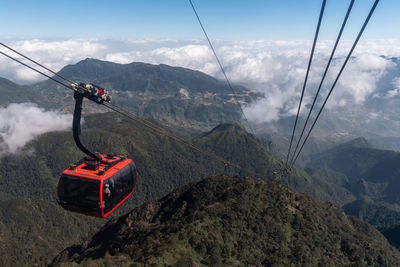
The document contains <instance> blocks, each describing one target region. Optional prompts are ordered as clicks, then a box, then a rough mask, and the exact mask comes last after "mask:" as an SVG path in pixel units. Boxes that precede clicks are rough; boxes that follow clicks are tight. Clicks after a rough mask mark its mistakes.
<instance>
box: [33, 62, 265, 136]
mask: <svg viewBox="0 0 400 267" xmlns="http://www.w3.org/2000/svg"><path fill="white" fill-rule="evenodd" d="M59 74H60V75H62V76H64V77H67V78H68V79H71V80H73V81H78V82H90V83H94V84H97V85H99V86H102V87H104V88H106V89H108V90H110V91H111V95H112V97H113V101H114V102H115V103H117V104H118V105H120V106H123V107H125V108H127V109H129V110H130V111H132V112H134V113H135V114H137V115H139V116H143V117H146V118H151V119H156V120H158V121H160V122H162V123H164V124H167V125H171V126H176V127H184V128H191V129H197V130H209V129H211V128H212V127H214V126H216V125H217V124H219V123H221V122H225V121H229V120H233V121H240V120H241V111H240V106H239V105H238V103H236V101H235V99H234V98H233V93H232V91H231V90H230V88H229V86H228V85H227V84H226V82H224V81H220V80H217V79H215V78H213V77H211V76H209V75H207V74H204V73H202V72H199V71H194V70H190V69H185V68H181V67H171V66H168V65H163V64H161V65H152V64H147V63H140V62H133V63H130V64H117V63H112V62H107V61H101V60H97V59H89V58H88V59H85V60H82V61H80V62H78V63H77V64H75V65H68V66H66V67H64V68H63V69H62V70H61V71H60V72H59ZM56 79H59V78H58V77H56ZM32 88H33V90H34V91H35V92H37V96H38V99H40V100H38V101H40V102H41V105H44V106H45V107H49V108H54V107H60V106H61V107H62V108H63V109H65V110H66V111H69V112H70V111H71V110H72V97H71V92H70V91H69V90H66V89H65V88H62V86H61V85H59V84H56V83H55V82H54V81H51V80H47V81H44V82H40V83H37V84H35V85H33V86H32ZM233 88H234V90H235V92H236V94H237V97H238V100H239V102H241V103H249V102H251V101H252V100H255V99H256V98H257V97H259V96H260V95H259V94H258V93H256V92H255V91H254V90H251V89H248V88H245V87H243V86H239V85H233ZM90 111H91V112H98V111H99V109H98V107H90Z"/></svg>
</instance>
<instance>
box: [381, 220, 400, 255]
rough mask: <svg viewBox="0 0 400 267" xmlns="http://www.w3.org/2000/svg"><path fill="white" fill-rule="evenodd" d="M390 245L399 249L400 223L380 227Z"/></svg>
mask: <svg viewBox="0 0 400 267" xmlns="http://www.w3.org/2000/svg"><path fill="white" fill-rule="evenodd" d="M380 231H381V232H382V234H383V235H384V236H385V237H386V238H387V239H388V241H389V242H390V244H391V245H392V246H395V247H396V248H397V249H399V250H400V225H397V226H395V227H389V228H382V229H380Z"/></svg>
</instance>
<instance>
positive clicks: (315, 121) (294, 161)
mask: <svg viewBox="0 0 400 267" xmlns="http://www.w3.org/2000/svg"><path fill="white" fill-rule="evenodd" d="M378 3H379V0H375V3H374V5H373V6H372V8H371V10H370V12H369V14H368V16H367V18H366V19H365V21H364V24H363V26H362V27H361V30H360V32H359V33H358V35H357V38H356V40H355V41H354V43H353V46H352V47H351V49H350V52H349V54H348V55H347V57H346V59H345V61H344V63H343V65H342V68H341V69H340V71H339V74H338V75H337V77H336V79H335V81H334V82H333V85H332V87H331V89H330V90H329V93H328V95H327V96H326V98H325V101H324V103H323V104H322V106H321V108H320V110H319V112H318V115H317V117H316V118H315V120H314V122H313V124H312V126H311V128H310V130H309V131H308V133H307V136H306V138H305V139H304V141H303V143H302V145H301V147H300V150H299V152H297V155H296V157H295V158H294V160H293V162H292V164H291V166H293V165H294V164H295V163H296V160H297V158H298V157H299V155H300V153H301V151H302V149H303V147H304V144H305V143H306V142H307V140H308V138H309V137H310V134H311V131H312V130H313V129H314V126H315V124H316V123H317V120H318V118H319V116H320V115H321V112H322V110H323V109H324V107H325V105H326V102H328V99H329V97H330V95H331V93H332V91H333V88H335V86H336V83H337V81H338V80H339V78H340V76H341V74H342V72H343V70H344V68H345V67H346V64H347V62H348V61H349V59H350V57H351V54H352V53H353V51H354V49H355V47H356V46H357V43H358V41H359V40H360V38H361V35H362V34H363V32H364V30H365V27H366V26H367V24H368V22H369V20H370V18H371V16H372V14H373V13H374V11H375V8H376V6H377V5H378Z"/></svg>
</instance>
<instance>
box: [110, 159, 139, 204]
mask: <svg viewBox="0 0 400 267" xmlns="http://www.w3.org/2000/svg"><path fill="white" fill-rule="evenodd" d="M133 175H134V172H133V168H132V166H131V165H128V166H126V167H125V168H123V169H122V170H120V171H119V172H118V173H116V174H115V175H113V177H111V178H110V182H111V183H112V184H113V191H112V193H113V202H114V203H118V202H120V201H122V200H123V199H124V198H125V197H126V196H127V195H128V194H129V193H130V192H132V190H133V186H134V185H133V181H134V179H133V178H134V177H133Z"/></svg>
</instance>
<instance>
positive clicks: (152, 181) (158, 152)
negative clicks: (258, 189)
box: [0, 113, 354, 266]
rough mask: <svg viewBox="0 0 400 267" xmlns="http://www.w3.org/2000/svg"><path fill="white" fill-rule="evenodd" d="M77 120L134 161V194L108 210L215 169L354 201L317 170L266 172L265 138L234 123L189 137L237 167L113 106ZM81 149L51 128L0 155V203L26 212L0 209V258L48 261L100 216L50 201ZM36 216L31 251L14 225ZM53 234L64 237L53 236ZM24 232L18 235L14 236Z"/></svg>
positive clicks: (94, 138) (101, 144)
mask: <svg viewBox="0 0 400 267" xmlns="http://www.w3.org/2000/svg"><path fill="white" fill-rule="evenodd" d="M84 121H85V122H84V124H83V125H82V139H83V142H84V143H85V144H86V145H87V146H88V147H90V148H91V149H92V150H93V151H100V152H102V153H112V154H116V155H126V156H128V157H130V158H132V159H133V160H134V161H135V163H136V166H137V167H138V171H139V181H138V185H137V190H136V192H135V197H134V198H133V199H130V200H129V201H128V202H127V203H125V204H124V205H123V206H122V207H121V208H120V209H119V210H118V211H116V214H115V215H114V216H118V215H121V214H123V213H125V212H128V211H130V210H132V209H133V208H134V207H136V206H137V205H139V204H142V203H143V202H145V201H149V200H155V199H157V198H160V197H162V196H164V195H165V194H167V193H169V192H171V191H172V190H174V189H175V188H177V187H179V186H182V185H184V184H187V183H189V182H191V181H194V180H197V179H201V178H204V177H207V176H209V175H213V174H218V173H219V174H220V173H224V174H229V175H232V176H235V175H242V176H244V175H245V176H254V175H255V176H256V177H259V178H262V179H265V180H267V179H280V180H281V181H282V182H283V183H284V184H286V185H288V186H290V187H291V188H293V189H295V190H297V191H299V192H304V193H308V194H311V195H313V196H315V197H317V198H319V199H321V200H323V201H330V202H334V203H337V202H339V203H342V202H343V204H345V203H349V202H351V201H353V200H354V199H352V198H350V199H349V196H348V194H347V192H346V191H345V190H343V189H341V188H335V187H332V186H331V185H329V184H328V183H326V182H324V181H323V180H322V179H319V178H317V177H316V178H314V177H313V178H311V177H310V176H309V175H307V174H306V173H305V172H303V171H301V170H298V169H294V170H293V172H292V174H291V176H290V177H280V175H276V174H274V171H276V170H277V169H279V168H281V163H280V160H279V159H278V158H276V157H275V156H274V155H272V154H271V153H269V152H268V149H269V146H268V142H266V141H265V140H263V139H260V138H258V137H256V136H254V135H252V134H250V133H248V132H247V131H246V130H245V129H244V128H243V127H242V126H241V125H239V124H236V123H224V124H221V125H219V126H217V127H216V128H214V129H212V130H211V131H208V132H205V133H203V134H201V135H199V136H197V137H196V138H195V139H193V142H194V143H195V144H197V145H198V146H200V147H202V148H203V149H207V151H211V152H213V153H215V154H216V155H218V156H220V157H223V158H225V159H226V160H229V161H230V162H232V163H234V164H237V165H239V166H241V167H242V168H243V169H236V168H234V167H229V166H228V167H225V166H224V164H223V163H221V162H219V161H215V160H213V159H212V158H210V157H209V156H207V155H204V154H201V153H199V152H198V151H196V150H192V149H191V148H190V147H187V146H185V145H182V144H181V143H178V142H176V141H174V140H172V139H169V138H168V137H165V136H159V135H158V134H155V133H153V132H152V131H149V129H148V128H146V127H145V126H143V125H141V124H138V123H132V121H130V120H128V119H126V118H125V117H121V116H120V115H118V114H116V113H102V114H95V115H87V116H85V120H84ZM153 123H156V122H153ZM160 126H161V125H160ZM161 127H163V126H161ZM166 130H168V129H166ZM83 156H84V155H83V154H82V152H80V151H79V150H78V149H77V148H76V146H75V144H74V142H73V138H72V133H71V132H51V133H47V134H43V135H41V136H39V137H38V138H37V139H35V140H33V141H32V142H30V143H28V144H27V145H26V146H25V147H24V148H23V149H22V150H21V151H19V152H18V153H16V154H11V155H6V156H4V157H2V158H0V200H2V201H6V202H4V203H10V202H13V201H15V202H22V203H26V204H25V207H24V210H25V209H26V210H28V211H30V210H32V211H34V213H32V212H29V213H24V212H22V211H21V209H10V210H7V209H5V212H4V213H3V215H2V216H3V217H6V216H11V217H12V218H15V219H13V220H5V219H3V217H0V221H4V228H3V229H5V230H4V231H6V232H7V231H12V233H13V234H10V233H11V232H9V234H6V235H4V236H3V237H2V238H3V239H2V240H4V241H5V242H7V243H9V244H16V245H15V248H18V250H14V251H10V250H7V249H4V250H3V249H2V248H1V247H0V259H3V260H4V261H5V262H10V261H11V262H12V259H16V258H17V259H20V260H16V261H15V263H16V264H17V265H19V266H24V265H25V266H31V265H32V264H33V263H35V262H46V261H47V262H48V260H49V259H50V258H51V257H54V256H55V252H56V251H59V250H61V249H62V248H63V247H65V246H67V245H70V244H72V243H77V242H79V239H80V238H81V237H83V236H85V235H86V234H87V231H88V228H91V227H93V226H101V225H102V224H104V223H105V221H103V220H100V219H95V218H88V217H85V216H83V215H79V214H73V215H71V213H69V212H66V211H64V210H63V209H62V208H61V207H59V206H58V205H57V204H56V200H55V198H56V186H57V181H58V178H59V175H60V173H61V172H62V171H63V170H64V169H65V168H67V167H68V166H69V165H70V164H71V163H75V162H77V161H78V160H80V159H81V158H82V157H83ZM247 170H250V171H251V173H249V172H248V171H247ZM35 203H39V204H35ZM40 203H41V204H40ZM8 206H10V207H11V206H12V205H8V204H7V205H6V206H5V208H6V207H8ZM34 207H35V208H34ZM6 211H8V214H7V212H6ZM55 214H57V215H55ZM38 217H40V218H43V220H46V223H45V222H43V223H42V225H43V230H44V231H46V233H47V234H46V235H45V234H42V232H40V238H41V240H44V241H43V247H41V248H42V249H41V250H37V251H35V252H34V253H33V252H31V249H30V246H31V243H29V242H27V240H30V239H33V238H34V237H33V236H32V235H31V236H28V237H27V236H25V235H24V233H25V230H22V229H30V228H32V229H34V227H33V225H35V224H36V222H37V221H38V219H37V218H38ZM59 220H63V221H65V224H60V222H59ZM29 225H31V226H29ZM69 225H71V226H69ZM79 225H85V226H87V228H86V227H79ZM54 226H57V227H54ZM7 229H10V230H7ZM11 229H14V230H11ZM60 236H63V237H64V238H63V239H60ZM25 239H26V242H21V240H25ZM60 241H62V242H60ZM33 254H34V255H33ZM18 255H20V256H18ZM27 259H29V260H27ZM0 262H1V261H0ZM5 265H6V266H7V264H5Z"/></svg>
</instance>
